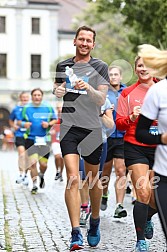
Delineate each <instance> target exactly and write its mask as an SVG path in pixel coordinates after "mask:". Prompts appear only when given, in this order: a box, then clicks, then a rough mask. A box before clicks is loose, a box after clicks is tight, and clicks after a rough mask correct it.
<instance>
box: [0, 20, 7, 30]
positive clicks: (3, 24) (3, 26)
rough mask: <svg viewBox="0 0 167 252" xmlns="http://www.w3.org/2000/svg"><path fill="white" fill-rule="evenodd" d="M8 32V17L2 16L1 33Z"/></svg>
mask: <svg viewBox="0 0 167 252" xmlns="http://www.w3.org/2000/svg"><path fill="white" fill-rule="evenodd" d="M5 32H6V17H2V16H0V33H5Z"/></svg>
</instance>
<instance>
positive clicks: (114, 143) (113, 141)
mask: <svg viewBox="0 0 167 252" xmlns="http://www.w3.org/2000/svg"><path fill="white" fill-rule="evenodd" d="M113 158H121V159H124V140H123V138H112V137H108V139H107V158H106V162H109V161H111V160H112V159H113Z"/></svg>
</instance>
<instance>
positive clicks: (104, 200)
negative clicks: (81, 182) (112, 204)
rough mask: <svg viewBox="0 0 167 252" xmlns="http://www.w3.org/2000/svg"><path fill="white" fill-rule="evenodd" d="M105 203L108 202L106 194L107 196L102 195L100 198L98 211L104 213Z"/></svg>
mask: <svg viewBox="0 0 167 252" xmlns="http://www.w3.org/2000/svg"><path fill="white" fill-rule="evenodd" d="M107 201H108V193H107V195H103V196H102V198H101V206H100V209H101V210H102V211H105V210H106V209H107Z"/></svg>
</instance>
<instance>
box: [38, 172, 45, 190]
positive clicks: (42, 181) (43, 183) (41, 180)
mask: <svg viewBox="0 0 167 252" xmlns="http://www.w3.org/2000/svg"><path fill="white" fill-rule="evenodd" d="M38 176H39V187H40V188H44V187H45V180H44V175H43V174H41V173H39V174H38Z"/></svg>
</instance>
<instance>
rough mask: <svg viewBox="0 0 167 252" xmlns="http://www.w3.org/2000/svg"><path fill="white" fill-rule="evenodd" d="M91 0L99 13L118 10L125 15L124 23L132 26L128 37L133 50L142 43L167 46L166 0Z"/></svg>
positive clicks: (89, 0)
mask: <svg viewBox="0 0 167 252" xmlns="http://www.w3.org/2000/svg"><path fill="white" fill-rule="evenodd" d="M87 1H88V2H92V0H87ZM93 2H94V5H96V10H97V13H98V14H99V15H101V14H102V13H110V14H111V15H112V13H115V12H118V13H121V14H122V15H123V16H124V17H125V19H124V24H125V25H128V26H129V27H131V28H133V30H131V32H130V34H128V37H129V40H130V42H131V43H132V44H133V51H134V52H136V51H137V46H138V45H139V44H143V43H149V44H152V45H155V46H158V47H163V48H167V12H166V11H165V10H166V9H167V1H166V0H151V1H150V0H142V1H141V0H94V1H93ZM134 31H135V32H134Z"/></svg>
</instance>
